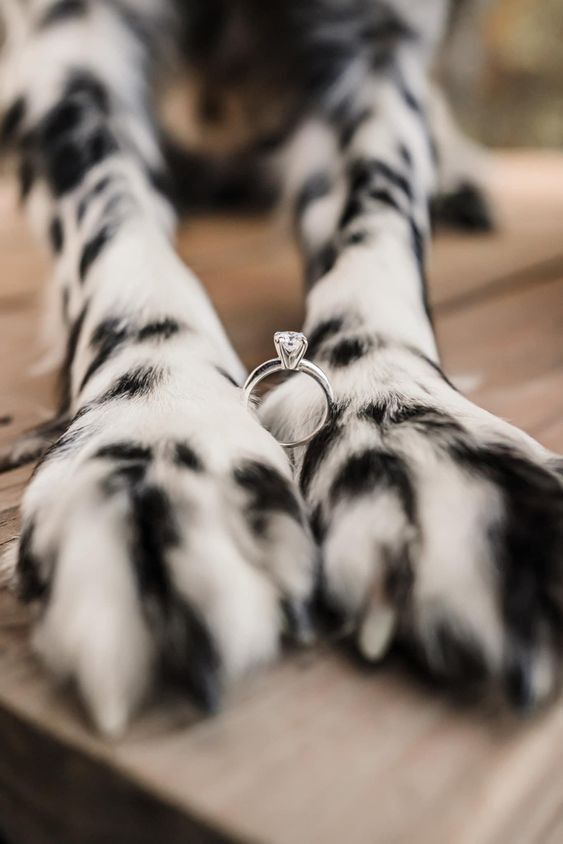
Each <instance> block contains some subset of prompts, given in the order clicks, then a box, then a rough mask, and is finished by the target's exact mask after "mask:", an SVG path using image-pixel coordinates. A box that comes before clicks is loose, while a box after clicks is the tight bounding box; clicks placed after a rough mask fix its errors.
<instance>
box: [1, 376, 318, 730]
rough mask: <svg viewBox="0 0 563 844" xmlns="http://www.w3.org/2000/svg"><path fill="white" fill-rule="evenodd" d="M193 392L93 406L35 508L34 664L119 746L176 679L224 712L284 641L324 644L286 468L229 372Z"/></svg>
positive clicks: (28, 509) (28, 583)
mask: <svg viewBox="0 0 563 844" xmlns="http://www.w3.org/2000/svg"><path fill="white" fill-rule="evenodd" d="M189 377H190V378H191V383H190V386H189V388H188V387H187V386H186V387H185V389H184V388H182V389H181V390H180V389H178V385H171V384H167V383H164V382H159V383H158V384H156V383H153V384H151V385H150V389H148V386H147V385H145V386H147V389H139V390H129V391H126V390H121V391H120V390H118V389H115V390H114V391H113V393H111V390H110V391H106V392H105V394H104V395H103V396H102V398H101V399H97V400H95V401H89V402H87V403H85V404H84V405H83V407H82V408H81V409H80V410H79V411H78V413H76V415H75V416H74V418H73V419H72V421H71V423H70V425H69V427H68V428H67V430H66V431H65V432H64V433H63V434H62V436H61V437H60V438H59V439H58V440H57V441H56V443H55V444H54V445H53V446H52V448H51V449H50V450H49V451H48V453H47V454H46V456H45V457H44V459H43V461H42V462H41V464H40V465H39V468H38V470H37V471H36V473H35V475H34V478H33V479H32V482H31V484H30V486H29V487H28V489H27V492H26V495H25V498H24V502H23V530H22V534H21V538H20V541H19V548H18V559H17V581H18V587H19V592H20V595H21V597H22V598H23V599H24V600H26V601H30V602H33V603H34V604H35V605H36V606H37V613H36V617H35V624H34V632H33V644H34V647H35V650H36V651H37V653H38V654H39V656H40V657H41V658H42V660H43V661H44V663H45V664H46V665H47V666H48V667H49V668H50V669H51V670H52V671H53V672H54V673H55V674H56V675H58V676H59V677H60V678H62V679H64V680H70V681H72V682H74V683H75V685H76V687H77V688H78V690H79V693H80V694H81V696H82V698H83V700H84V701H85V703H86V706H87V708H88V709H89V711H90V713H91V716H92V718H93V720H94V722H95V723H96V725H97V726H98V728H99V729H100V730H101V731H103V732H104V733H107V734H118V733H119V732H121V731H122V730H123V729H124V727H125V726H126V724H127V722H128V720H129V719H130V717H131V715H132V713H133V712H134V711H135V710H136V709H137V707H138V706H139V705H140V703H141V701H142V700H143V698H144V697H145V695H146V693H147V691H148V689H149V688H150V687H151V685H153V684H154V683H155V682H156V680H157V679H158V677H159V676H160V675H161V674H163V673H164V674H167V675H172V676H173V677H174V679H175V681H179V682H182V683H185V685H186V686H187V687H189V689H190V691H191V692H192V693H193V695H194V696H195V698H196V699H197V701H198V702H199V703H201V704H202V705H203V706H205V707H206V708H207V709H209V710H213V709H215V708H216V707H217V705H218V703H219V699H220V696H221V692H222V690H223V688H224V687H225V686H226V685H227V684H229V683H230V682H231V681H232V680H234V679H235V678H237V677H239V676H240V675H242V674H244V673H245V672H247V671H249V670H251V669H252V668H254V667H256V666H258V665H260V664H262V663H264V662H266V661H268V660H270V659H272V658H273V657H274V656H275V654H276V653H277V651H278V647H279V642H280V638H281V635H282V633H283V632H284V631H286V630H287V631H288V632H289V633H291V634H292V635H294V636H296V637H298V638H301V639H303V638H305V639H306V638H307V637H308V636H309V634H310V628H309V626H308V615H307V600H308V597H309V594H310V591H311V588H312V582H313V578H314V566H315V551H314V546H313V542H312V540H311V537H310V532H309V529H308V526H307V523H306V518H305V516H304V511H303V505H302V503H301V499H300V496H299V494H298V492H297V491H296V489H294V487H293V483H292V478H291V469H290V467H289V464H288V462H287V458H286V457H285V455H284V453H283V450H282V449H281V448H280V447H279V446H278V444H277V443H276V442H275V441H274V440H273V438H272V437H271V436H270V435H269V434H268V433H267V432H266V431H265V430H264V429H263V428H262V427H261V426H260V425H259V423H258V422H257V421H256V420H255V419H254V418H253V417H252V416H251V415H250V414H249V413H248V412H247V411H246V410H245V409H244V408H243V407H242V403H241V397H240V390H239V389H237V388H236V387H235V386H233V385H232V384H230V383H229V381H228V380H227V379H225V377H224V376H223V375H222V374H221V373H220V372H218V371H217V370H216V369H215V368H214V367H208V368H207V370H205V371H201V372H200V373H199V374H198V375H194V373H193V372H192V373H191V374H190V376H189Z"/></svg>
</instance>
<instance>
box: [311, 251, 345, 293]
mask: <svg viewBox="0 0 563 844" xmlns="http://www.w3.org/2000/svg"><path fill="white" fill-rule="evenodd" d="M337 257H338V250H337V249H336V247H335V245H334V244H333V243H327V244H325V246H323V247H322V248H321V249H319V251H318V252H317V253H316V254H315V255H312V256H311V257H310V258H309V259H308V261H307V286H308V287H312V286H313V284H315V282H317V281H319V280H320V279H321V278H323V277H324V276H325V275H327V273H329V272H330V271H331V270H332V268H333V267H334V265H335V263H336V259H337Z"/></svg>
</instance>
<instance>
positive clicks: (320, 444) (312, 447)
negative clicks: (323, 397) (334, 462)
mask: <svg viewBox="0 0 563 844" xmlns="http://www.w3.org/2000/svg"><path fill="white" fill-rule="evenodd" d="M345 409H346V405H344V404H340V405H338V406H337V407H336V408H335V409H334V410H333V413H332V416H331V418H330V420H329V421H328V423H327V424H326V425H325V426H324V428H322V429H321V430H320V431H319V433H318V434H317V435H316V436H315V437H313V439H312V440H311V441H310V443H309V444H308V445H307V449H306V451H305V455H304V457H303V464H302V466H301V475H300V477H299V486H300V488H301V491H302V492H303V495H307V492H308V490H309V487H310V485H311V482H312V480H313V478H314V477H315V475H316V473H317V471H318V469H319V466H320V465H321V463H322V461H323V459H324V458H325V457H327V456H328V455H329V454H330V451H331V449H332V448H333V447H334V445H335V444H336V443H337V442H338V440H339V439H340V438H341V436H342V435H343V433H344V426H343V424H342V417H343V414H344V411H345Z"/></svg>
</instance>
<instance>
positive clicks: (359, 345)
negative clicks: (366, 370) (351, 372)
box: [329, 337, 371, 367]
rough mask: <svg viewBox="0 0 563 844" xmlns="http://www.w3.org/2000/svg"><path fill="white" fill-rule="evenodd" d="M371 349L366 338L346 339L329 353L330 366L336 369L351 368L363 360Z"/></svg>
mask: <svg viewBox="0 0 563 844" xmlns="http://www.w3.org/2000/svg"><path fill="white" fill-rule="evenodd" d="M370 348H371V343H370V341H369V340H368V339H367V338H365V337H346V338H345V339H343V340H340V341H339V342H338V343H336V345H334V346H332V347H331V349H330V352H329V361H330V365H331V366H334V367H341V366H350V364H351V363H354V362H355V361H357V360H359V359H360V358H362V357H363V356H364V355H365V354H367V352H369V350H370Z"/></svg>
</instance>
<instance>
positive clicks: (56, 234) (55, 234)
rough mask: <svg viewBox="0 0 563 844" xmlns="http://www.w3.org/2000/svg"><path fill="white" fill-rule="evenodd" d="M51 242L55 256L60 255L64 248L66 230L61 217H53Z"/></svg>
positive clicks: (50, 230)
mask: <svg viewBox="0 0 563 844" xmlns="http://www.w3.org/2000/svg"><path fill="white" fill-rule="evenodd" d="M49 240H50V242H51V248H52V250H53V252H54V253H55V255H59V254H60V253H61V252H62V251H63V247H64V230H63V224H62V222H61V218H60V217H59V216H55V217H53V219H52V220H51V225H50V226H49Z"/></svg>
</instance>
